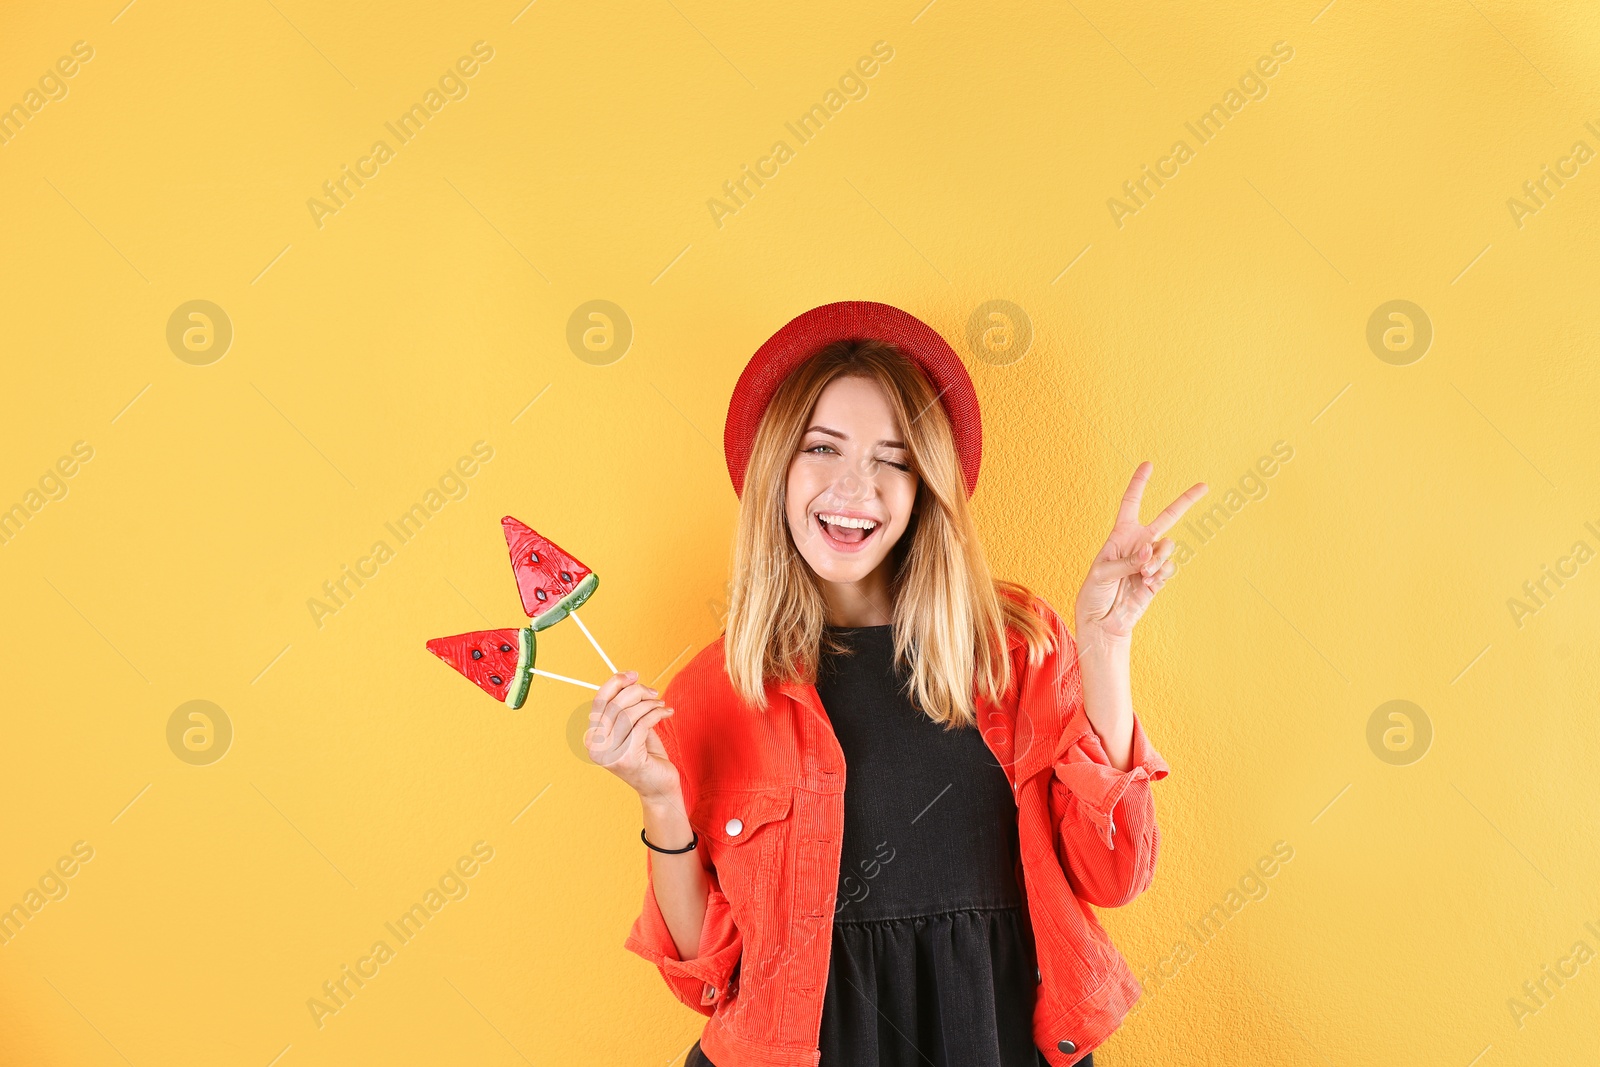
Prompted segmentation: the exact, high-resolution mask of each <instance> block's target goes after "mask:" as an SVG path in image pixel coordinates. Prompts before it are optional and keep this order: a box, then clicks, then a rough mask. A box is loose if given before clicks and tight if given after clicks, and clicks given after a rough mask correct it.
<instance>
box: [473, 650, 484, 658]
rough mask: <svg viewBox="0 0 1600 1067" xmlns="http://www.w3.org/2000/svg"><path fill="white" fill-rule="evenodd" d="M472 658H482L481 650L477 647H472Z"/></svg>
mask: <svg viewBox="0 0 1600 1067" xmlns="http://www.w3.org/2000/svg"><path fill="white" fill-rule="evenodd" d="M472 658H473V659H482V658H483V650H482V649H479V648H475V649H473V650H472Z"/></svg>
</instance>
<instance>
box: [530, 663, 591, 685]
mask: <svg viewBox="0 0 1600 1067" xmlns="http://www.w3.org/2000/svg"><path fill="white" fill-rule="evenodd" d="M533 673H534V674H537V675H538V676H539V677H541V678H554V679H555V680H556V681H558V682H567V683H569V684H571V685H581V686H583V687H584V688H585V689H594V690H599V688H600V687H599V686H598V685H591V684H589V683H588V682H580V681H578V680H577V679H576V678H568V677H567V676H566V675H564V674H552V673H551V672H550V671H542V670H540V669H539V668H538V667H534V668H533Z"/></svg>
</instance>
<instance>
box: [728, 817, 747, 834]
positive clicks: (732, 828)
mask: <svg viewBox="0 0 1600 1067" xmlns="http://www.w3.org/2000/svg"><path fill="white" fill-rule="evenodd" d="M723 829H724V830H726V831H728V836H729V837H738V836H739V834H740V833H741V832H742V831H743V830H744V823H742V822H740V821H739V820H738V819H729V820H728V825H727V826H724V827H723Z"/></svg>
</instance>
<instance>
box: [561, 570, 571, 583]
mask: <svg viewBox="0 0 1600 1067" xmlns="http://www.w3.org/2000/svg"><path fill="white" fill-rule="evenodd" d="M561 580H562V581H563V582H570V581H572V575H570V574H568V573H567V572H566V571H562V572H561Z"/></svg>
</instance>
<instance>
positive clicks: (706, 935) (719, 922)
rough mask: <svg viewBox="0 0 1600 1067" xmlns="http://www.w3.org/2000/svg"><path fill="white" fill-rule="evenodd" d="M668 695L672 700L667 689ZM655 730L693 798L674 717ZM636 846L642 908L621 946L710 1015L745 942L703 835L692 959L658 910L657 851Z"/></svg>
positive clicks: (723, 995) (686, 1000) (683, 998)
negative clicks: (700, 906)
mask: <svg viewBox="0 0 1600 1067" xmlns="http://www.w3.org/2000/svg"><path fill="white" fill-rule="evenodd" d="M667 697H668V701H669V703H670V702H671V699H672V693H671V692H670V687H669V692H668V694H667ZM654 729H655V732H656V736H657V737H658V738H660V739H661V744H662V747H664V748H665V749H666V750H667V758H668V759H670V760H671V761H672V764H673V766H674V767H677V768H678V773H679V777H680V779H681V780H683V781H684V785H685V788H684V795H685V797H692V796H693V795H694V793H693V787H692V785H691V783H690V782H689V781H688V779H687V777H686V775H685V766H684V763H683V761H682V760H680V759H679V751H678V742H677V737H676V731H675V730H674V728H673V726H672V720H671V719H670V718H667V719H661V720H660V721H658V722H657V723H656V724H655V727H654ZM639 847H640V848H643V849H644V850H645V879H644V907H643V909H642V910H641V911H640V913H639V917H638V918H637V919H635V920H634V923H633V928H632V929H631V930H630V931H629V933H628V936H627V939H626V940H625V941H624V942H623V947H624V948H626V949H627V950H628V951H630V952H632V953H634V954H636V955H638V956H642V957H643V958H645V959H647V960H649V961H650V962H651V963H653V964H655V965H656V969H657V970H659V971H660V972H661V977H662V978H663V979H665V980H666V983H667V987H668V988H669V989H671V990H672V994H673V996H675V997H677V998H678V999H679V1000H681V1001H683V1003H685V1004H687V1005H688V1006H689V1007H691V1008H693V1009H694V1010H695V1011H698V1012H700V1014H702V1015H711V1014H713V1013H715V1011H716V1006H717V1004H718V1003H720V1002H721V1001H722V1000H724V999H726V997H727V996H728V994H729V989H730V986H731V984H732V983H733V981H734V974H735V971H736V970H737V969H738V966H739V960H740V957H741V956H742V955H743V952H744V940H743V938H742V936H741V935H740V932H739V927H738V926H737V924H735V923H734V920H733V910H732V908H731V906H730V905H729V902H728V898H727V897H726V896H724V895H723V892H722V886H721V883H720V882H719V881H718V879H717V872H716V868H714V867H712V866H710V864H709V863H708V862H707V860H706V858H705V857H706V852H705V843H704V840H703V839H702V841H701V843H700V844H699V845H698V846H697V847H696V848H695V854H696V855H697V856H699V857H700V862H701V865H702V866H703V867H705V869H706V876H707V878H708V879H709V880H710V891H709V892H708V893H707V895H706V917H705V922H704V924H703V925H702V926H701V928H700V945H699V948H698V951H697V953H696V955H695V956H694V957H693V958H692V959H687V960H686V959H682V958H680V957H679V953H678V946H677V943H676V942H675V941H674V940H673V938H672V931H671V930H670V929H668V927H667V920H666V917H665V916H663V915H662V914H661V906H660V904H659V903H657V901H656V893H655V878H654V867H655V859H654V856H655V853H654V852H653V851H651V850H650V849H649V848H648V847H647V846H646V845H644V844H643V843H642V842H641V843H640V846H639Z"/></svg>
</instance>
